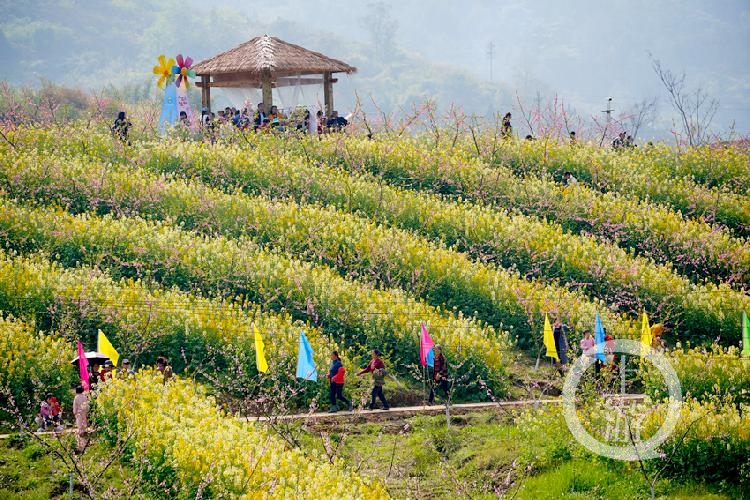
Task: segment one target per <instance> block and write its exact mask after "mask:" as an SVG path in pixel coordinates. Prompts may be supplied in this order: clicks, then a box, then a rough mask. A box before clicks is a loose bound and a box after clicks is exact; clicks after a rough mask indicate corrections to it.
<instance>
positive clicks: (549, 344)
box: [544, 314, 560, 361]
mask: <svg viewBox="0 0 750 500" xmlns="http://www.w3.org/2000/svg"><path fill="white" fill-rule="evenodd" d="M544 347H546V348H547V357H548V358H555V360H557V361H560V358H559V357H558V355H557V348H556V347H555V336H554V335H552V325H550V324H549V317H548V316H547V315H546V314H545V315H544Z"/></svg>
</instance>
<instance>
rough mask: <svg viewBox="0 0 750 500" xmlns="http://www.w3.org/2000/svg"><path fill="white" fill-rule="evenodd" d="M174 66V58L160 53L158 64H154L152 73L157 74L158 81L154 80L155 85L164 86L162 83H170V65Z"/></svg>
mask: <svg viewBox="0 0 750 500" xmlns="http://www.w3.org/2000/svg"><path fill="white" fill-rule="evenodd" d="M173 66H174V59H173V58H171V57H170V58H169V59H167V57H166V56H165V55H164V54H162V55H160V56H159V64H157V65H156V66H154V74H155V75H159V81H158V82H156V85H157V86H158V87H159V88H160V89H163V88H164V84H167V85H168V84H170V83H172V79H173V76H172V67H173Z"/></svg>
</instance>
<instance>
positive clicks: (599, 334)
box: [594, 313, 607, 363]
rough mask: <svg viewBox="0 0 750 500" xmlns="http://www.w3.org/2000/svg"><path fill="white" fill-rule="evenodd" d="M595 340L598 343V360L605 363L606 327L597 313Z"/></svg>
mask: <svg viewBox="0 0 750 500" xmlns="http://www.w3.org/2000/svg"><path fill="white" fill-rule="evenodd" d="M594 340H595V341H596V359H598V360H599V361H601V362H602V363H604V362H606V361H607V358H606V357H605V356H604V327H603V326H602V318H601V317H600V316H599V313H596V325H595V326H594Z"/></svg>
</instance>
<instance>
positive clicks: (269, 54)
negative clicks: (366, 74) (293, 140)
mask: <svg viewBox="0 0 750 500" xmlns="http://www.w3.org/2000/svg"><path fill="white" fill-rule="evenodd" d="M194 69H195V72H196V73H197V74H199V75H208V74H210V75H223V74H240V73H241V74H244V75H247V76H253V77H259V76H260V75H261V74H262V73H263V72H270V74H271V75H272V76H274V77H278V76H291V75H310V74H320V73H354V72H356V71H357V68H355V67H353V66H349V65H348V64H346V63H345V62H343V61H339V60H338V59H332V58H330V57H326V56H324V55H323V54H321V53H320V52H315V51H312V50H308V49H305V48H303V47H300V46H299V45H295V44H293V43H288V42H285V41H284V40H280V39H279V38H276V37H273V36H268V35H263V36H259V37H255V38H253V39H252V40H249V41H247V42H245V43H243V44H241V45H238V46H237V47H234V48H233V49H229V50H227V51H225V52H222V53H221V54H218V55H216V56H214V57H212V58H210V59H206V60H203V61H201V62H199V63H198V64H196V65H195V66H194Z"/></svg>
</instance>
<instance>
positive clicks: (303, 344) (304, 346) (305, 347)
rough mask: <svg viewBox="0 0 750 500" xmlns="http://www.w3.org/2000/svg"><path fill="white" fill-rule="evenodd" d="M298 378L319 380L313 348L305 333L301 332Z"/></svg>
mask: <svg viewBox="0 0 750 500" xmlns="http://www.w3.org/2000/svg"><path fill="white" fill-rule="evenodd" d="M297 378H303V379H305V380H312V381H316V380H318V370H317V368H316V367H315V360H314V359H313V352H312V347H311V346H310V342H308V341H307V337H305V332H303V331H300V332H299V352H298V353H297Z"/></svg>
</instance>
